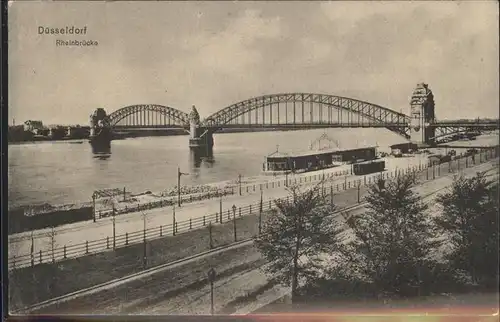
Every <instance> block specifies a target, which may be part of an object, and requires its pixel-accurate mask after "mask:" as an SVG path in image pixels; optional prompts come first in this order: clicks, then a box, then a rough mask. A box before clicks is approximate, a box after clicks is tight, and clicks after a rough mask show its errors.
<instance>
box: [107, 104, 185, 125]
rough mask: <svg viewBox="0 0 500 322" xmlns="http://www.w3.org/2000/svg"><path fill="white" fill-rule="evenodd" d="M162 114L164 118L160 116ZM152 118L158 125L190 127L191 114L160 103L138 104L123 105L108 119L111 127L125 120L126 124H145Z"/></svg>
mask: <svg viewBox="0 0 500 322" xmlns="http://www.w3.org/2000/svg"><path fill="white" fill-rule="evenodd" d="M158 116H162V117H163V118H161V117H160V118H159V117H158ZM148 118H151V121H152V122H155V123H156V125H157V126H159V127H161V126H165V125H171V126H174V127H188V126H189V115H188V114H187V113H185V112H182V111H180V110H178V109H176V108H173V107H169V106H164V105H158V104H137V105H130V106H126V107H122V108H120V109H118V110H116V111H114V112H113V113H111V114H109V115H108V121H109V124H110V126H111V127H115V126H117V125H118V123H120V122H122V121H124V120H125V122H124V123H126V124H125V125H129V126H136V127H140V126H144V125H146V120H149V119H148Z"/></svg>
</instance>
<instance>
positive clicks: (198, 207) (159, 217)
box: [9, 155, 425, 257]
mask: <svg viewBox="0 0 500 322" xmlns="http://www.w3.org/2000/svg"><path fill="white" fill-rule="evenodd" d="M419 164H422V165H423V164H425V156H424V155H419V156H417V157H412V158H386V169H387V171H385V172H389V171H394V170H395V169H397V170H399V171H401V170H402V169H406V168H408V167H409V166H417V167H418V165H419ZM323 171H324V173H325V175H327V174H328V173H333V172H335V171H339V169H338V168H332V169H329V170H323ZM323 171H316V172H315V173H311V172H310V173H307V174H300V175H296V176H293V177H292V176H290V179H291V180H293V179H295V178H297V181H299V180H298V178H300V177H305V176H311V175H314V174H322V173H323ZM376 175H380V173H376V174H372V175H368V176H366V177H367V180H369V178H371V177H374V176H376ZM360 178H362V177H359V176H351V175H348V176H343V177H334V178H333V179H334V180H332V181H331V183H333V184H339V185H342V184H343V183H344V182H346V181H347V182H351V184H352V183H353V181H354V180H359V179H360ZM313 184H317V181H316V182H311V183H309V182H308V183H303V184H302V186H303V187H307V186H311V185H313ZM287 195H288V191H287V190H286V188H285V187H283V185H281V187H279V188H274V189H265V190H263V199H264V201H265V202H267V203H268V202H269V200H273V199H276V198H281V197H285V196H287ZM259 201H260V194H259V192H258V191H256V193H253V194H248V195H243V196H239V195H232V196H227V197H224V198H223V199H222V209H223V213H227V211H228V210H230V209H231V208H232V206H233V205H235V206H236V207H244V206H246V205H248V204H256V203H258V202H259ZM219 211H220V200H218V199H215V200H214V199H211V200H205V201H199V202H193V203H189V204H185V205H183V206H182V207H181V208H177V209H175V216H176V221H177V222H181V221H188V220H189V219H190V218H191V219H195V218H201V217H203V216H208V215H212V217H211V218H213V219H212V221H214V218H215V213H216V212H219ZM231 212H232V211H231ZM172 221H173V208H156V209H151V210H147V212H146V229H147V228H150V227H159V226H160V225H169V224H172ZM208 221H209V219H208V217H207V222H208ZM143 225H144V219H143V217H142V213H141V212H135V213H129V214H123V215H120V216H116V217H115V234H116V235H117V236H118V235H121V234H125V233H129V234H130V233H132V232H136V231H142V229H143ZM54 232H55V234H54V235H55V236H54V242H55V247H62V246H63V245H66V246H68V247H69V246H70V245H75V244H81V243H85V241H89V242H90V241H93V240H98V239H103V238H106V237H110V239H112V236H113V223H112V218H105V219H102V220H99V221H97V222H95V223H94V222H83V223H75V224H69V225H64V226H60V227H56V228H55V229H54ZM34 236H35V237H34V252H35V253H37V252H38V251H40V250H42V251H48V250H50V249H51V247H52V245H51V237H50V229H45V230H40V231H37V232H35V233H34ZM31 245H32V243H31V238H30V233H21V234H15V235H10V236H9V257H11V256H13V255H14V256H19V255H24V254H29V253H30V250H31ZM83 254H84V251H83V250H82V255H83Z"/></svg>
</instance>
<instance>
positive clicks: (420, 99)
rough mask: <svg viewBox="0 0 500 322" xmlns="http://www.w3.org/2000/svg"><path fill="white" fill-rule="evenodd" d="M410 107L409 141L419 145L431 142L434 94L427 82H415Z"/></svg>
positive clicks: (433, 130)
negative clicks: (415, 85)
mask: <svg viewBox="0 0 500 322" xmlns="http://www.w3.org/2000/svg"><path fill="white" fill-rule="evenodd" d="M410 107H411V114H410V115H411V116H410V124H409V125H410V141H411V142H412V143H415V144H417V146H421V147H424V146H429V145H431V144H433V143H434V136H435V133H434V132H435V128H434V127H432V126H430V125H431V124H432V123H434V122H435V113H434V95H433V94H432V91H431V90H430V89H429V86H428V84H424V83H420V84H417V87H416V88H415V90H414V91H413V95H412V97H411V100H410Z"/></svg>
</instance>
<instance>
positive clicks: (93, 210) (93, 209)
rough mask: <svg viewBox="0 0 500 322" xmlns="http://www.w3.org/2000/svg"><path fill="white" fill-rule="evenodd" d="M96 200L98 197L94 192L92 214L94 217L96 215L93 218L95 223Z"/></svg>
mask: <svg viewBox="0 0 500 322" xmlns="http://www.w3.org/2000/svg"><path fill="white" fill-rule="evenodd" d="M95 198H96V196H95V191H94V193H92V212H93V215H94V216H93V217H94V218H93V219H94V222H95V221H96V219H95V215H96V211H95Z"/></svg>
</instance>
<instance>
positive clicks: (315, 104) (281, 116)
mask: <svg viewBox="0 0 500 322" xmlns="http://www.w3.org/2000/svg"><path fill="white" fill-rule="evenodd" d="M409 122H410V118H409V117H408V116H406V115H404V114H402V113H398V112H395V111H392V110H390V109H387V108H384V107H382V106H379V105H375V104H371V103H368V102H364V101H360V100H356V99H352V98H346V97H340V96H333V95H326V94H313V93H285V94H273V95H264V96H259V97H254V98H251V99H248V100H245V101H241V102H238V103H236V104H232V105H230V106H228V107H226V108H223V109H222V110H220V111H218V112H216V113H215V114H213V115H211V116H209V117H207V118H206V119H205V120H204V121H203V123H202V124H203V126H206V127H212V128H214V127H215V128H219V129H221V128H230V127H235V128H252V127H270V128H274V127H276V128H287V127H289V128H311V127H384V128H387V129H389V130H391V131H393V132H395V133H397V134H399V135H402V136H404V137H406V138H409V126H408V124H409Z"/></svg>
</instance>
